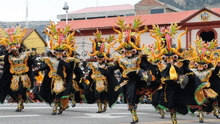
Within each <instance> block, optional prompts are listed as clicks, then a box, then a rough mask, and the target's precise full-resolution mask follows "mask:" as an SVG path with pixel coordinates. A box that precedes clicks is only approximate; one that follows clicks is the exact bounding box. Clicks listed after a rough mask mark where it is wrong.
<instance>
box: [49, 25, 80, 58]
mask: <svg viewBox="0 0 220 124" xmlns="http://www.w3.org/2000/svg"><path fill="white" fill-rule="evenodd" d="M47 28H48V29H49V32H48V31H47ZM47 28H45V33H46V34H47V35H48V36H50V50H51V51H52V54H53V55H54V56H67V57H70V56H71V55H72V54H73V52H74V51H75V50H76V48H77V46H76V47H74V45H75V44H76V41H75V37H74V34H75V30H72V29H70V25H66V26H65V28H57V27H56V25H55V24H54V23H52V22H51V21H50V26H47ZM54 40H55V42H54Z"/></svg>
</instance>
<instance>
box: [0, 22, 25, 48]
mask: <svg viewBox="0 0 220 124" xmlns="http://www.w3.org/2000/svg"><path fill="white" fill-rule="evenodd" d="M25 33H26V28H24V29H21V28H20V26H18V27H16V28H7V29H0V36H1V37H2V38H0V40H1V43H3V45H4V46H5V47H6V49H7V48H9V47H10V48H11V50H12V51H16V50H19V49H20V46H21V42H22V38H23V37H24V36H25Z"/></svg>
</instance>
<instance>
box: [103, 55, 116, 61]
mask: <svg viewBox="0 0 220 124" xmlns="http://www.w3.org/2000/svg"><path fill="white" fill-rule="evenodd" d="M103 55H104V57H105V59H107V60H108V61H111V60H113V59H114V57H112V58H110V59H109V58H108V57H107V55H106V53H103Z"/></svg>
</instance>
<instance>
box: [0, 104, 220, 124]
mask: <svg viewBox="0 0 220 124" xmlns="http://www.w3.org/2000/svg"><path fill="white" fill-rule="evenodd" d="M15 109H16V104H8V103H5V104H3V105H0V124H129V122H130V121H131V118H132V116H131V114H130V112H129V111H128V110H127V105H126V104H116V105H115V106H114V108H113V109H108V110H107V111H106V112H105V113H102V114H99V113H95V112H96V111H97V110H98V108H97V106H96V104H91V105H88V104H82V105H81V104H77V105H76V107H75V108H69V109H68V110H66V111H64V112H63V114H62V115H51V112H52V107H50V106H49V105H47V104H45V103H28V104H25V109H24V110H23V111H22V112H14V110H15ZM195 115H197V114H195ZM138 117H139V123H138V124H172V123H171V119H170V116H169V113H166V115H165V118H164V119H160V115H159V114H158V112H155V110H154V108H153V107H152V105H150V104H141V105H139V106H138ZM177 118H178V124H199V122H198V117H196V116H195V117H192V116H191V115H190V114H188V115H185V116H184V115H177ZM204 123H206V124H220V119H216V118H215V117H214V116H213V115H212V114H210V115H206V114H205V122H204Z"/></svg>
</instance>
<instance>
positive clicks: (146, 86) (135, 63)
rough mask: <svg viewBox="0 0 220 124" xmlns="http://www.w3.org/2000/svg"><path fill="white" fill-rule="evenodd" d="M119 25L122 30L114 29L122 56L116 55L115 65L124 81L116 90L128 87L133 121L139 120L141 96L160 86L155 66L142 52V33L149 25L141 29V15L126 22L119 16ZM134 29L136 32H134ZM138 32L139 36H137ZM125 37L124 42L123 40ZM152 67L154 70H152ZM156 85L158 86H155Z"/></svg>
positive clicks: (127, 94) (117, 49) (127, 91)
mask: <svg viewBox="0 0 220 124" xmlns="http://www.w3.org/2000/svg"><path fill="white" fill-rule="evenodd" d="M116 23H117V24H118V27H119V28H120V29H121V30H120V31H119V30H117V29H115V27H114V26H113V30H114V31H115V32H117V33H118V35H119V37H118V38H117V40H116V42H115V43H119V46H118V47H117V48H115V47H114V46H113V48H114V50H115V51H117V52H118V53H119V54H120V56H116V55H115V56H116V59H115V66H118V67H119V69H120V71H121V73H122V76H123V82H122V83H121V84H120V85H119V86H117V87H116V90H117V89H118V88H120V87H123V88H126V98H127V99H128V104H129V109H130V111H131V114H132V117H133V119H132V122H131V123H136V122H138V116H137V112H136V109H137V104H138V103H139V100H140V98H141V97H142V96H143V95H144V93H145V92H147V91H153V90H155V89H157V88H158V87H159V84H157V83H156V82H154V81H155V76H154V75H153V74H155V73H154V72H153V73H152V71H155V66H153V65H152V64H151V63H148V61H147V59H146V57H144V56H143V55H142V53H141V50H143V49H144V45H143V46H142V47H140V35H141V34H142V33H144V32H146V31H147V27H144V29H143V30H140V31H139V28H140V27H141V25H142V23H143V21H140V17H138V18H135V19H134V23H129V24H127V23H125V21H124V19H121V18H120V17H118V22H116ZM132 31H134V32H132ZM135 34H137V37H135ZM123 37H125V38H124V42H123V41H122V40H123ZM151 69H152V71H151ZM153 85H156V88H153V87H155V86H153Z"/></svg>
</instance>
